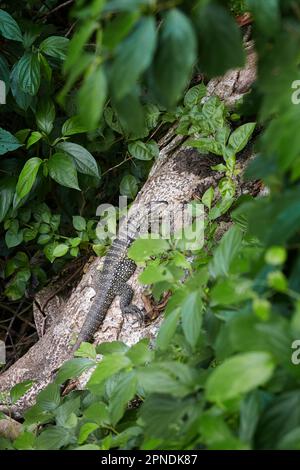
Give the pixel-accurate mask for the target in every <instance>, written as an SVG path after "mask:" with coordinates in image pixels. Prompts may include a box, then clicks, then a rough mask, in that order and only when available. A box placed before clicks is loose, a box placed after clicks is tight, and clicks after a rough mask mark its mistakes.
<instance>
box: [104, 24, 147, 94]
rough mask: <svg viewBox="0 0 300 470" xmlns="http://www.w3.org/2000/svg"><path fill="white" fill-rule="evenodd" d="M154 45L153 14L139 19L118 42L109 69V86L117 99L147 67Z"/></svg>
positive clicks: (126, 92) (131, 86)
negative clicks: (124, 37) (126, 36)
mask: <svg viewBox="0 0 300 470" xmlns="http://www.w3.org/2000/svg"><path fill="white" fill-rule="evenodd" d="M155 45H156V28H155V19H154V17H153V16H147V17H143V18H141V19H140V20H139V22H138V24H137V26H136V28H135V29H134V31H133V32H132V33H131V34H130V35H129V36H128V38H126V39H125V40H124V41H123V42H121V43H120V45H119V47H118V49H117V54H116V58H115V60H114V62H113V65H112V69H111V86H112V91H113V94H114V97H115V98H116V99H117V100H120V99H121V98H124V97H125V96H126V95H127V94H128V93H129V91H130V90H131V89H132V88H133V86H134V85H135V83H136V81H137V80H138V78H139V77H140V76H141V74H142V73H143V72H144V71H145V70H146V69H147V68H148V67H149V65H150V63H151V60H152V57H153V54H154V49H155Z"/></svg>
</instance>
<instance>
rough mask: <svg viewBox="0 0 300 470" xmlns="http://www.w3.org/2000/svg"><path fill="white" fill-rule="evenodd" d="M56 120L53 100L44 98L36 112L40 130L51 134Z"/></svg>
mask: <svg viewBox="0 0 300 470" xmlns="http://www.w3.org/2000/svg"><path fill="white" fill-rule="evenodd" d="M54 120H55V107H54V104H53V103H52V101H50V100H42V101H41V102H40V103H39V106H38V110H37V113H36V123H37V126H38V128H39V130H40V131H42V132H45V134H47V135H49V134H50V133H51V132H52V129H53V123H54Z"/></svg>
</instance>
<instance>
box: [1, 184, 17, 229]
mask: <svg viewBox="0 0 300 470" xmlns="http://www.w3.org/2000/svg"><path fill="white" fill-rule="evenodd" d="M15 188H16V179H15V178H14V177H12V176H7V177H4V178H3V177H2V178H1V180H0V222H2V221H3V220H4V219H5V216H6V214H7V212H8V210H9V208H10V206H11V203H12V201H13V197H14V193H15Z"/></svg>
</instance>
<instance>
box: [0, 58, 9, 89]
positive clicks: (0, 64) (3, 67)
mask: <svg viewBox="0 0 300 470" xmlns="http://www.w3.org/2000/svg"><path fill="white" fill-rule="evenodd" d="M0 77H1V80H3V81H4V83H5V93H6V95H7V94H8V92H9V89H10V71H9V67H8V63H7V61H6V59H5V57H4V56H2V55H1V54H0Z"/></svg>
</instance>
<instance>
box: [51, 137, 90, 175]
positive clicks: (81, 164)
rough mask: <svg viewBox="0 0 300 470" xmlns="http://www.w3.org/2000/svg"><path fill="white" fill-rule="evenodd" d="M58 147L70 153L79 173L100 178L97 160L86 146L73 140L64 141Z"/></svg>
mask: <svg viewBox="0 0 300 470" xmlns="http://www.w3.org/2000/svg"><path fill="white" fill-rule="evenodd" d="M57 148H58V149H60V150H63V151H64V152H66V153H68V154H69V155H70V156H71V157H72V158H73V160H74V163H75V165H76V168H77V170H78V171H79V173H83V174H85V175H91V176H96V177H97V178H99V170H98V166H97V162H96V160H95V159H94V157H93V155H91V154H90V152H89V151H88V150H86V149H85V148H84V147H82V146H81V145H78V144H74V143H73V142H62V143H60V144H58V145H57Z"/></svg>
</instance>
